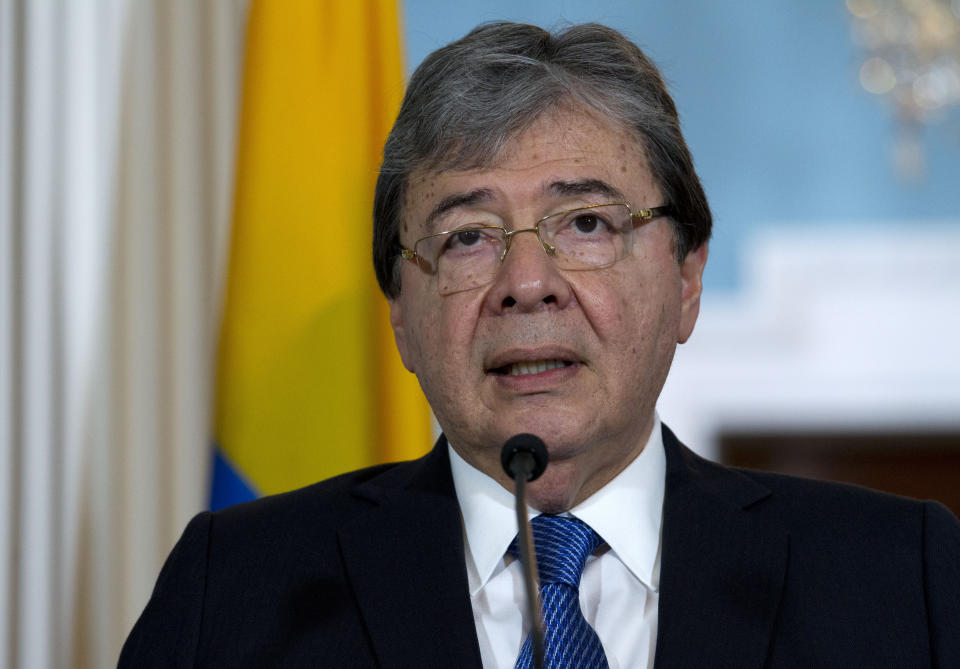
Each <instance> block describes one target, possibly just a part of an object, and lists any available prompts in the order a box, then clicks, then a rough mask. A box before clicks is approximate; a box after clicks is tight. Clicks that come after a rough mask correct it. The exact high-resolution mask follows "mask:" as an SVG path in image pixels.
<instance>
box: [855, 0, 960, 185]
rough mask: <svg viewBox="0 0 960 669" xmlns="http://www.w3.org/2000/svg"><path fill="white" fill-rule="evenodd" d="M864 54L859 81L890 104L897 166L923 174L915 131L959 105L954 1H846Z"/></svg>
mask: <svg viewBox="0 0 960 669" xmlns="http://www.w3.org/2000/svg"><path fill="white" fill-rule="evenodd" d="M846 3H847V9H848V10H849V11H850V13H851V14H852V15H853V38H854V41H855V42H856V43H857V44H858V45H860V47H861V48H862V49H863V50H864V51H865V53H866V60H865V61H864V63H863V65H862V66H861V68H860V84H861V85H862V86H863V87H864V88H865V89H866V90H867V91H869V92H871V93H874V94H876V95H880V96H883V97H885V98H887V99H888V100H889V101H890V102H891V103H892V104H893V107H894V110H895V112H896V117H897V120H898V122H899V123H898V126H899V128H900V133H899V137H898V140H897V144H896V148H895V154H894V155H895V164H896V167H897V171H898V172H899V173H900V174H901V176H904V177H906V178H909V179H918V178H920V177H921V176H922V175H923V171H924V167H923V151H922V149H921V143H920V132H921V129H922V128H923V126H924V125H926V124H929V123H931V122H933V121H938V120H940V119H942V118H944V117H945V116H947V115H948V114H949V113H951V112H952V111H955V110H956V109H957V108H958V107H960V0H846Z"/></svg>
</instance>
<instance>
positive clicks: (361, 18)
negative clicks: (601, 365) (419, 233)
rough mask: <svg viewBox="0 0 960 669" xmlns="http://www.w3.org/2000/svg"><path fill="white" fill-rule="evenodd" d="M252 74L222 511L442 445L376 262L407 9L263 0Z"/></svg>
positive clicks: (225, 356)
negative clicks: (376, 191)
mask: <svg viewBox="0 0 960 669" xmlns="http://www.w3.org/2000/svg"><path fill="white" fill-rule="evenodd" d="M244 67H245V71H244V81H243V99H242V107H241V115H240V134H239V139H238V145H237V172H236V191H235V200H234V222H233V235H232V240H231V251H230V264H229V275H228V279H227V289H226V302H225V307H224V320H223V325H222V330H221V338H220V347H219V357H218V369H217V395H216V411H215V414H216V425H215V428H216V435H215V436H216V442H217V443H216V455H215V464H214V477H213V489H212V494H211V507H212V508H214V509H216V508H221V507H223V506H227V505H229V504H234V503H237V502H241V501H245V500H248V499H252V498H254V497H256V496H259V495H263V494H272V493H277V492H281V491H284V490H289V489H291V488H295V487H299V486H303V485H306V484H309V483H312V482H314V481H317V480H319V479H323V478H326V477H329V476H332V475H334V474H338V473H341V472H344V471H348V470H351V469H356V468H358V467H363V466H366V465H370V464H374V463H376V462H383V461H387V460H397V459H405V458H410V457H416V456H419V455H421V454H422V453H423V452H425V451H426V449H427V448H428V447H429V445H430V417H429V409H428V408H427V405H426V402H425V401H424V400H423V398H422V394H421V393H420V390H419V388H418V387H417V385H416V380H415V378H414V377H413V375H411V374H409V373H407V372H406V370H404V369H403V367H402V365H401V363H400V358H399V356H398V354H397V353H396V349H395V347H394V344H393V336H392V333H391V332H390V327H389V321H388V316H387V307H386V302H385V300H384V299H383V297H382V296H381V295H380V293H379V292H378V289H377V287H376V282H375V279H374V275H373V269H372V266H371V261H370V257H371V250H370V245H371V211H372V201H373V187H374V183H375V181H376V175H377V169H378V166H379V164H380V156H381V150H382V148H383V142H384V140H385V138H386V135H387V132H388V131H389V128H390V125H391V124H392V122H393V120H394V118H395V117H396V112H397V110H398V108H399V105H400V99H401V96H402V90H403V83H402V65H401V58H400V38H399V26H398V10H397V6H396V4H395V0H350V1H349V2H344V1H341V0H284V1H283V2H271V1H269V0H267V1H264V0H253V3H252V5H251V9H250V16H249V26H248V29H247V45H246V61H245V66H244Z"/></svg>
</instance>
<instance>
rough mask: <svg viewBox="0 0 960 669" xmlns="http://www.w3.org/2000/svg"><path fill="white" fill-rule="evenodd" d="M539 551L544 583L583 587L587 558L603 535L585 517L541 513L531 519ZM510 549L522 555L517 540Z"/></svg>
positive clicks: (541, 582)
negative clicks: (581, 585)
mask: <svg viewBox="0 0 960 669" xmlns="http://www.w3.org/2000/svg"><path fill="white" fill-rule="evenodd" d="M530 527H531V529H532V530H533V542H534V545H535V547H536V550H537V569H538V571H539V572H540V585H541V586H544V585H547V584H551V583H566V584H567V585H570V586H573V587H574V588H579V587H580V577H581V576H582V575H583V567H584V565H585V564H586V563H587V557H588V556H589V555H590V554H591V553H593V551H595V550H596V549H597V546H599V545H600V544H602V543H603V539H601V538H600V535H599V534H597V533H596V532H594V531H593V528H591V527H590V526H589V525H587V524H586V523H584V522H583V521H582V520H578V519H576V518H569V517H564V516H548V515H540V516H537V517H536V518H534V519H533V520H531V521H530ZM510 552H511V553H512V554H513V555H514V556H515V557H516V556H517V554H518V548H517V540H516V539H514V541H513V543H512V544H510Z"/></svg>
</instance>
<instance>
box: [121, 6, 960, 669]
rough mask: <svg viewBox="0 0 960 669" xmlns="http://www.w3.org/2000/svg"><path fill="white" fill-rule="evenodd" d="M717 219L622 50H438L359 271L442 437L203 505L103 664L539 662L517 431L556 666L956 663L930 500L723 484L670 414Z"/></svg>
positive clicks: (947, 586)
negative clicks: (522, 526) (525, 572)
mask: <svg viewBox="0 0 960 669" xmlns="http://www.w3.org/2000/svg"><path fill="white" fill-rule="evenodd" d="M710 226H711V217H710V211H709V208H708V205H707V201H706V197H705V195H704V193H703V190H702V188H701V186H700V183H699V181H698V178H697V176H696V173H695V172H694V169H693V165H692V161H691V158H690V155H689V152H688V150H687V147H686V145H685V143H684V140H683V137H682V136H681V133H680V128H679V123H678V119H677V113H676V109H675V107H674V104H673V102H672V100H671V99H670V96H669V95H668V94H667V91H666V89H665V87H664V85H663V82H662V81H661V79H660V76H659V74H658V73H657V70H656V69H655V68H654V66H653V65H652V64H651V63H650V61H649V60H648V59H647V58H646V57H645V56H644V55H643V53H641V51H640V50H639V49H638V48H637V47H636V46H634V45H633V44H631V43H630V42H629V41H627V40H626V39H625V38H624V37H623V36H622V35H620V34H619V33H617V32H615V31H613V30H610V29H608V28H605V27H602V26H597V25H583V26H574V27H571V28H568V29H566V30H564V31H562V32H560V33H558V34H556V35H551V34H549V33H547V32H545V31H543V30H541V29H540V28H536V27H533V26H527V25H517V24H507V23H497V24H491V25H486V26H481V27H480V28H478V29H476V30H474V31H473V32H471V33H470V34H469V35H467V36H466V37H464V38H463V39H462V40H460V41H458V42H455V43H453V44H451V45H448V46H446V47H444V48H441V49H439V50H438V51H437V52H435V53H433V54H432V55H431V56H430V57H428V58H427V59H426V61H424V63H423V64H422V65H421V66H420V68H418V70H417V72H416V73H415V74H414V76H413V78H412V80H411V82H410V86H409V89H408V91H407V94H406V98H405V100H404V103H403V107H402V109H401V111H400V115H399V117H398V119H397V122H396V125H395V126H394V128H393V131H392V132H391V134H390V138H389V139H388V141H387V144H386V147H385V150H384V162H383V166H382V169H381V174H380V179H379V182H378V184H377V192H376V203H375V213H374V262H375V266H376V271H377V277H378V279H379V281H380V285H381V287H382V289H383V291H384V293H385V294H386V296H387V298H388V300H389V302H390V314H391V315H390V318H391V323H392V325H393V329H394V332H395V334H396V341H397V346H398V348H399V350H400V354H401V356H402V358H403V361H404V364H405V365H406V366H407V368H408V369H410V370H411V371H412V372H413V373H415V374H416V375H417V378H418V379H419V381H420V384H421V386H422V388H423V391H424V393H425V394H426V397H427V399H428V400H429V402H430V405H431V407H432V408H433V410H434V412H435V414H436V416H437V420H438V421H439V423H440V425H441V427H442V428H443V432H444V436H443V437H441V438H440V440H439V441H438V443H437V445H436V447H435V448H434V449H433V451H432V452H431V453H430V454H428V455H427V456H425V457H424V458H422V459H421V460H418V461H414V462H408V463H401V464H395V465H385V466H381V467H375V468H372V469H368V470H363V471H360V472H356V473H353V474H348V475H345V476H341V477H338V478H335V479H333V480H330V481H326V482H323V483H319V484H317V485H315V486H312V487H310V488H306V489H303V490H300V491H296V492H293V493H289V494H286V495H281V496H277V497H273V498H266V499H263V500H260V501H257V502H253V503H251V504H246V505H241V506H238V507H233V508H231V509H227V510H225V511H222V512H218V513H215V514H209V513H205V514H201V515H199V516H198V517H197V518H195V519H194V520H193V521H192V522H191V523H190V525H189V526H188V528H187V530H186V532H185V533H184V536H183V538H182V539H181V541H180V543H179V544H178V545H177V547H176V549H175V550H174V552H173V553H172V554H171V556H170V558H169V560H168V562H167V565H166V566H165V567H164V570H163V572H162V573H161V576H160V579H159V581H158V583H157V587H156V590H155V592H154V595H153V598H152V599H151V601H150V603H149V604H148V606H147V609H146V610H145V612H144V614H143V616H142V617H141V619H140V621H139V622H138V623H137V626H136V627H135V629H134V631H133V632H132V634H131V636H130V638H129V640H128V641H127V644H126V646H125V648H124V653H123V656H122V657H121V665H124V666H137V667H141V666H153V665H156V666H208V665H209V666H231V667H234V666H237V667H239V666H329V667H353V666H358V667H366V666H381V667H479V666H481V665H482V666H489V667H510V666H514V665H515V664H516V666H530V662H531V643H530V640H529V637H528V631H529V629H530V627H531V621H530V620H527V619H525V616H524V614H523V611H524V607H523V587H522V570H521V567H520V565H519V563H518V561H517V557H516V555H517V551H516V544H515V541H514V537H515V536H516V532H517V530H516V525H515V520H514V516H513V495H512V493H511V490H512V487H511V482H510V480H509V478H508V477H507V476H506V475H505V474H504V473H503V470H502V468H501V464H500V450H501V447H502V445H503V443H504V441H505V440H507V439H508V438H509V437H510V436H512V435H514V434H516V433H518V432H531V433H534V434H536V435H538V436H540V437H541V438H542V439H543V440H544V441H545V442H546V444H547V447H548V450H549V454H550V465H549V467H548V468H547V470H546V472H545V473H544V475H543V476H542V477H541V478H539V479H538V480H536V481H535V482H533V483H531V484H530V486H529V501H530V503H531V506H532V507H533V509H532V510H531V513H530V515H531V517H534V518H533V526H534V536H535V538H536V542H537V550H538V552H539V556H540V558H541V564H540V577H541V587H542V596H543V601H544V607H545V612H546V615H545V623H546V633H545V639H546V656H547V664H548V666H557V667H559V666H564V667H567V666H571V667H580V666H591V667H593V666H596V667H604V666H610V667H624V668H626V667H631V668H632V667H654V666H656V667H659V668H672V667H762V666H769V667H825V666H845V665H852V666H865V667H921V666H936V667H948V666H951V667H954V666H960V634H958V633H957V630H958V629H960V525H958V523H957V520H956V519H955V518H954V517H953V516H951V515H950V514H949V512H948V511H946V510H945V509H944V508H943V507H942V506H939V505H937V504H934V503H921V502H915V501H911V500H906V499H900V498H895V497H892V496H886V495H882V494H879V493H874V492H870V491H867V490H863V489H856V488H852V487H845V486H839V485H830V484H825V483H819V482H810V481H801V480H797V479H791V478H787V477H782V476H776V475H771V474H762V473H757V472H746V471H734V470H730V469H726V468H723V467H721V466H719V465H716V464H714V463H710V462H707V461H705V460H702V459H700V458H698V457H697V456H695V455H693V454H692V453H691V452H690V451H689V450H687V449H686V448H685V447H684V446H683V445H681V444H680V443H679V442H678V441H677V439H676V438H675V437H674V436H673V434H672V433H671V432H670V431H669V430H668V429H667V428H666V427H664V426H662V425H661V424H660V421H659V418H658V416H657V414H656V412H655V405H656V401H657V397H658V395H659V393H660V390H661V388H662V386H663V383H664V380H665V378H666V376H667V372H668V370H669V368H670V363H671V360H672V358H673V354H674V349H675V347H676V345H677V344H678V343H682V342H684V341H685V340H686V339H687V338H688V337H689V336H690V334H691V332H692V331H693V328H694V323H695V321H696V318H697V312H698V308H699V300H700V293H701V275H702V272H703V267H704V263H705V262H706V258H707V239H708V237H709V235H710ZM558 564H559V565H560V567H559V568H557V565H558ZM554 572H559V573H558V574H555V573H554Z"/></svg>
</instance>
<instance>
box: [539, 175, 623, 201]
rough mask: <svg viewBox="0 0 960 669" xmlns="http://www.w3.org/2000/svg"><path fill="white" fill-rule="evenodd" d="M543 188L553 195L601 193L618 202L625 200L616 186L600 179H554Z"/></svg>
mask: <svg viewBox="0 0 960 669" xmlns="http://www.w3.org/2000/svg"><path fill="white" fill-rule="evenodd" d="M545 190H546V191H547V192H549V193H552V194H554V195H562V196H570V195H603V196H604V197H609V198H611V199H614V200H617V201H619V202H626V199H627V198H626V196H625V195H624V194H623V192H622V191H621V190H620V189H619V188H617V187H616V186H611V185H610V184H608V183H607V182H606V181H602V180H600V179H572V180H569V181H554V182H552V183H550V184H549V185H548V186H547V187H546V188H545Z"/></svg>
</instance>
